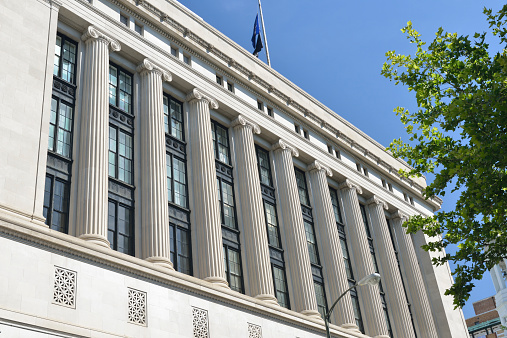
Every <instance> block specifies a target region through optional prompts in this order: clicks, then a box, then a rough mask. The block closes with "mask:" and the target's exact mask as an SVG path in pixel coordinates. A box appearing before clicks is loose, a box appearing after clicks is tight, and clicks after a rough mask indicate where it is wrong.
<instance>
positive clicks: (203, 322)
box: [192, 307, 209, 338]
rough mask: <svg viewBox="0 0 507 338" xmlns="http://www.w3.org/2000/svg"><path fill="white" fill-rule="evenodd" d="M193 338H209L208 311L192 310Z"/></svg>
mask: <svg viewBox="0 0 507 338" xmlns="http://www.w3.org/2000/svg"><path fill="white" fill-rule="evenodd" d="M192 317H193V321H192V324H193V326H194V338H209V328H208V311H206V310H203V309H199V308H196V307H194V308H192Z"/></svg>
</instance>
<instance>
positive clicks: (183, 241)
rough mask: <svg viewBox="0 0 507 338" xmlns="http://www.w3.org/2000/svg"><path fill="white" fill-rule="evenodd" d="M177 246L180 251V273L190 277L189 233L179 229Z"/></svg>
mask: <svg viewBox="0 0 507 338" xmlns="http://www.w3.org/2000/svg"><path fill="white" fill-rule="evenodd" d="M176 246H177V250H178V271H179V272H182V273H185V274H187V275H190V273H191V258H190V234H189V232H188V231H186V230H184V229H182V228H177V230H176Z"/></svg>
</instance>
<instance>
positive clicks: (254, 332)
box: [248, 323, 262, 338]
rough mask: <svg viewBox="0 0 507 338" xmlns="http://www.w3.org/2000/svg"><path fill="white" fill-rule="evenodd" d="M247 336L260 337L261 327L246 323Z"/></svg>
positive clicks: (250, 337) (251, 337)
mask: <svg viewBox="0 0 507 338" xmlns="http://www.w3.org/2000/svg"><path fill="white" fill-rule="evenodd" d="M248 338H262V329H261V327H260V326H259V325H255V324H251V323H248Z"/></svg>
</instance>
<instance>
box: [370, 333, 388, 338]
mask: <svg viewBox="0 0 507 338" xmlns="http://www.w3.org/2000/svg"><path fill="white" fill-rule="evenodd" d="M373 338H390V337H389V336H388V335H385V334H381V335H378V336H375V337H373Z"/></svg>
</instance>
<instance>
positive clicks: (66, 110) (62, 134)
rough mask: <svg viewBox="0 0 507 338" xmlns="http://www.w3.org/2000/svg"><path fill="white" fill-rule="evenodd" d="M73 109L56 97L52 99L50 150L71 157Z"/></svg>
mask: <svg viewBox="0 0 507 338" xmlns="http://www.w3.org/2000/svg"><path fill="white" fill-rule="evenodd" d="M72 118H73V108H72V107H71V106H70V105H68V104H67V103H65V102H64V101H62V100H59V99H57V98H55V97H53V98H52V99H51V115H50V117H49V142H48V149H49V150H51V151H54V152H55V153H58V154H60V155H62V156H65V157H68V158H70V157H71V152H72Z"/></svg>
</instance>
